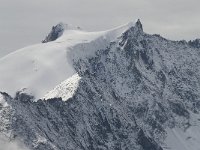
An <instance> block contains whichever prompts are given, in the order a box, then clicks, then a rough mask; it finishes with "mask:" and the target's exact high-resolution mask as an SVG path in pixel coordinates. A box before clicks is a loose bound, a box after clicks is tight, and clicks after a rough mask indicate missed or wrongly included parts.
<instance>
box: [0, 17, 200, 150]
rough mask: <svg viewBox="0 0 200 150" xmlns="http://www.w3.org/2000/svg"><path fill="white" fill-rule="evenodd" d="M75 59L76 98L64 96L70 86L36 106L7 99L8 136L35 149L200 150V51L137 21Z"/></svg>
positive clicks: (22, 97)
mask: <svg viewBox="0 0 200 150" xmlns="http://www.w3.org/2000/svg"><path fill="white" fill-rule="evenodd" d="M88 44H90V43H85V44H84V43H83V44H79V45H77V46H75V47H73V49H74V51H73V49H72V51H71V53H75V52H76V50H77V48H78V49H81V47H82V48H85V47H86V48H87V47H88ZM71 56H73V55H71ZM73 60H74V61H73V66H74V68H75V70H76V72H77V76H79V81H78V84H77V85H76V86H77V88H76V89H74V90H73V94H72V96H70V97H67V98H66V97H64V98H63V97H62V96H60V98H59V93H60V92H61V93H62V95H65V94H66V95H67V94H68V93H69V90H61V91H60V89H62V87H64V86H65V85H64V84H61V85H60V86H59V87H60V88H59V91H57V90H58V88H55V90H54V92H57V98H56V96H55V98H53V97H52V98H51V99H46V100H38V101H35V102H33V97H32V96H30V95H27V94H25V93H23V92H21V93H20V92H18V93H17V94H16V96H15V98H12V97H10V96H9V95H7V94H6V93H2V94H1V95H2V100H4V104H5V103H6V105H4V106H2V107H0V113H2V112H4V113H3V114H4V116H2V117H1V118H0V121H1V132H2V133H4V134H7V135H9V136H10V138H11V139H15V138H19V139H22V140H23V141H24V143H25V144H26V145H27V146H28V147H29V148H30V149H33V150H44V149H46V150H75V149H76V150H133V149H134V150H165V149H169V148H171V149H172V150H183V149H184V150H197V147H196V145H197V146H198V137H199V135H198V133H197V132H199V131H200V122H199V120H200V115H199V111H200V76H199V74H200V49H198V48H196V47H195V48H194V47H193V46H191V44H188V43H187V42H181V41H170V40H167V39H164V38H163V37H161V36H158V35H149V34H146V33H144V32H143V29H142V24H141V23H140V21H138V22H137V23H136V25H135V26H134V27H131V28H130V29H128V30H127V31H126V32H124V33H123V34H122V35H121V36H120V37H119V38H117V39H116V40H115V41H113V42H111V43H110V44H109V46H107V48H102V49H99V50H97V51H96V52H95V55H94V56H92V57H86V59H77V58H76V59H75V58H74V59H73ZM69 82H70V80H69V81H67V82H66V84H67V85H66V86H68V84H69ZM72 86H73V84H72ZM63 89H68V88H63ZM65 98H66V99H65ZM5 120H6V121H5ZM171 131H173V133H174V134H176V138H175V139H174V140H175V141H176V142H177V146H176V144H175V145H174V143H173V141H170V140H169V137H170V138H172V137H174V136H173V135H174V134H171ZM178 131H179V132H178ZM188 131H189V132H188ZM195 132H196V134H195ZM182 133H183V134H184V136H182V137H181V134H182ZM191 133H194V134H191ZM175 141H174V142H175ZM178 142H179V143H178ZM181 142H185V144H181ZM194 145H195V146H194Z"/></svg>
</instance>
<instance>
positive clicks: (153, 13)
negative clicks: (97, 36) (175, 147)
mask: <svg viewBox="0 0 200 150" xmlns="http://www.w3.org/2000/svg"><path fill="white" fill-rule="evenodd" d="M199 6H200V1H199V0H0V57H2V56H3V55H5V54H7V53H9V52H11V51H14V50H16V49H19V48H22V47H24V46H27V45H31V44H34V43H38V42H40V41H41V40H42V39H44V37H45V36H46V34H47V33H48V32H49V31H50V29H51V27H52V26H53V25H55V24H57V23H59V22H61V21H62V22H65V23H70V24H73V25H76V26H80V27H82V28H83V29H85V30H89V31H97V30H105V29H109V28H112V27H115V26H118V25H121V24H124V23H127V22H129V21H132V20H136V19H137V18H140V19H141V21H142V23H143V26H144V30H145V32H147V33H158V34H161V35H162V36H164V37H166V38H169V39H175V40H176V39H177V40H179V39H180V40H181V39H186V40H189V39H195V38H200V9H199Z"/></svg>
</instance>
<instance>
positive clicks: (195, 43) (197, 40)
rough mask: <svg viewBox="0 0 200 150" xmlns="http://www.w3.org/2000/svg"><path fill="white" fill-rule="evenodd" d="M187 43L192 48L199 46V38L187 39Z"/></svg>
mask: <svg viewBox="0 0 200 150" xmlns="http://www.w3.org/2000/svg"><path fill="white" fill-rule="evenodd" d="M188 43H189V45H190V46H192V47H194V48H200V39H196V40H193V41H189V42H188Z"/></svg>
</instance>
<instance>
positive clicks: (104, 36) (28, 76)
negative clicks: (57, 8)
mask: <svg viewBox="0 0 200 150" xmlns="http://www.w3.org/2000/svg"><path fill="white" fill-rule="evenodd" d="M132 25H133V23H128V24H126V25H124V26H121V27H118V28H116V29H113V30H109V31H103V32H85V31H81V30H75V29H74V28H72V27H68V26H67V25H64V24H59V25H57V26H56V27H54V28H53V31H54V32H53V33H54V34H55V33H56V32H58V34H60V31H62V34H61V35H62V36H61V35H59V36H58V37H59V38H58V39H57V40H56V41H53V42H49V43H45V44H37V45H33V46H30V47H26V48H23V49H20V50H17V51H16V52H14V53H11V54H9V55H7V56H5V57H3V58H1V59H0V72H1V73H0V91H2V92H7V93H9V94H10V95H12V96H14V95H15V93H16V92H17V91H21V90H23V91H26V93H29V94H31V95H33V96H35V97H36V99H39V98H42V97H43V96H44V95H45V94H46V93H47V92H48V91H49V90H52V89H53V88H54V87H55V86H56V85H58V84H59V83H61V82H62V81H64V80H66V79H67V78H69V77H71V76H72V75H74V74H75V73H76V72H75V70H74V68H73V64H72V59H71V56H69V55H68V53H70V54H71V55H72V54H73V57H74V58H75V57H76V58H77V59H80V58H83V57H87V56H88V55H92V54H94V52H95V51H96V50H98V48H105V47H106V46H107V45H108V44H109V43H110V42H111V41H112V40H114V39H115V38H116V37H118V36H119V35H120V34H121V33H123V32H124V31H125V30H127V29H128V28H129V27H131V26H132ZM60 36H61V37H60ZM50 38H51V36H49V37H48V38H47V39H48V40H50V41H51V40H55V39H50ZM47 39H46V41H48V40H47ZM91 41H96V42H94V44H93V45H90V47H89V48H85V49H86V51H82V50H78V49H76V52H70V51H71V48H72V47H73V46H75V45H77V44H80V43H90V42H91Z"/></svg>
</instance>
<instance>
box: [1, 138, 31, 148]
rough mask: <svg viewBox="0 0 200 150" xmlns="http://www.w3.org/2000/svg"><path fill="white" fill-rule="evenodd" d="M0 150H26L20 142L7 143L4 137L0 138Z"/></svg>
mask: <svg viewBox="0 0 200 150" xmlns="http://www.w3.org/2000/svg"><path fill="white" fill-rule="evenodd" d="M0 150H28V149H27V148H25V146H24V145H23V144H22V143H21V142H20V141H17V140H15V141H8V139H7V138H5V137H4V136H0Z"/></svg>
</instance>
